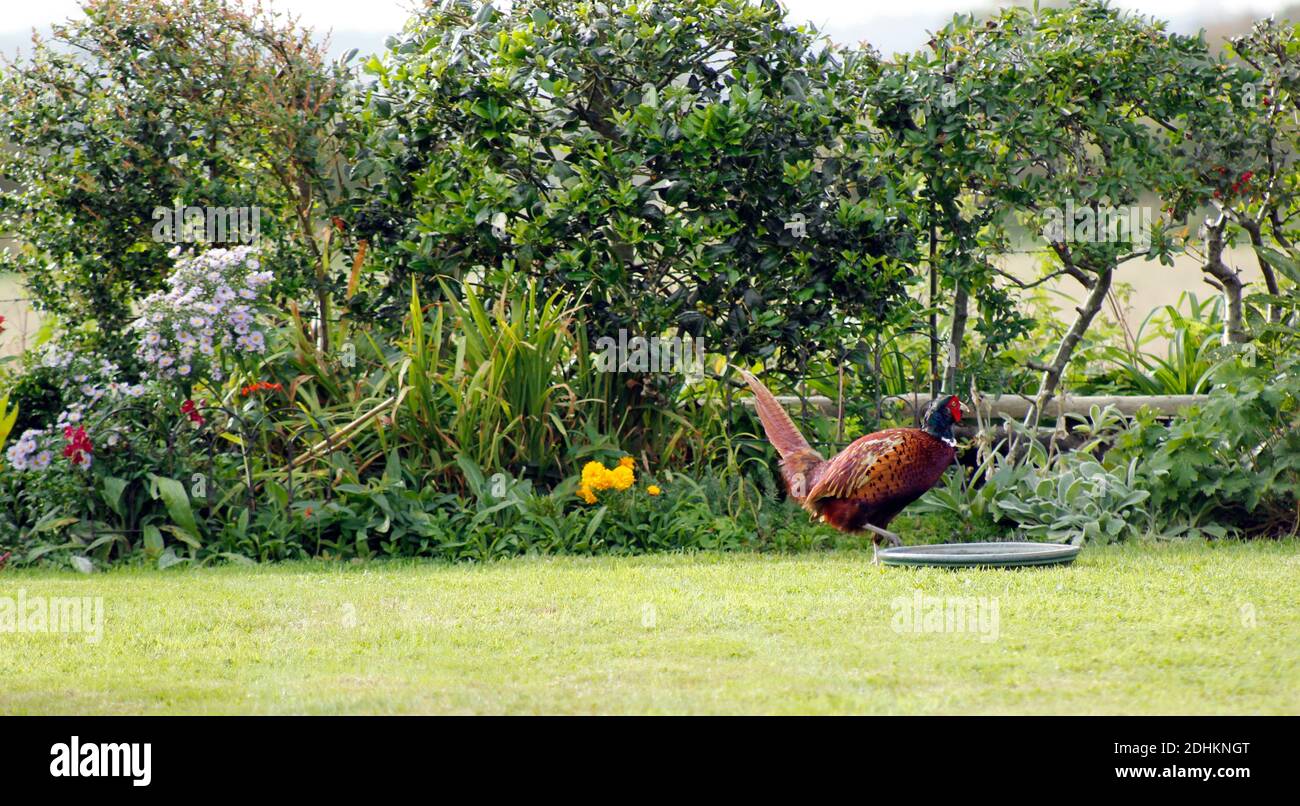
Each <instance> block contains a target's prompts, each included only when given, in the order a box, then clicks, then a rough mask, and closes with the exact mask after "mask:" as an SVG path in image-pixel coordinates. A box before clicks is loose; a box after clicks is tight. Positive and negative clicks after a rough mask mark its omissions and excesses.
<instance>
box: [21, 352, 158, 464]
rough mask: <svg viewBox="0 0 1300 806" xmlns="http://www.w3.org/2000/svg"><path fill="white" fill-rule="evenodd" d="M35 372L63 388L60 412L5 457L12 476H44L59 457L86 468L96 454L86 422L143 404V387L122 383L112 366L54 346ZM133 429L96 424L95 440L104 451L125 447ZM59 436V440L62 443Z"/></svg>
mask: <svg viewBox="0 0 1300 806" xmlns="http://www.w3.org/2000/svg"><path fill="white" fill-rule="evenodd" d="M38 366H39V367H40V368H41V369H43V370H47V371H50V372H52V373H56V374H57V377H58V378H59V379H60V380H61V381H62V382H63V383H62V389H61V392H62V395H61V403H60V405H61V406H62V408H61V410H59V414H58V418H57V419H56V420H55V422H54V423H53V424H52V425H50V426H47V427H45V428H29V429H27V430H25V431H24V432H23V433H22V435H21V436H20V437H19V439H18V441H17V442H16V443H14V444H13V445H11V446H10V447H9V449H8V451H6V454H5V455H6V457H7V459H8V463H9V466H10V467H12V468H13V469H14V470H27V471H43V470H48V469H49V468H50V466H51V462H52V460H53V459H54V457H56V456H58V455H60V454H61V455H63V456H64V457H65V458H67V459H68V460H69V462H70V463H71V464H73V465H76V466H82V467H89V465H90V462H91V458H92V456H93V454H94V449H93V447H92V443H91V437H90V435H89V434H88V433H87V431H86V427H87V425H88V424H89V421H90V420H91V419H93V418H95V417H96V416H98V415H102V414H105V413H107V412H109V411H111V410H113V409H115V408H117V407H120V406H122V405H124V404H126V403H129V402H131V401H132V400H138V399H140V398H143V397H144V396H145V394H146V393H147V389H146V388H145V386H144V385H143V384H132V383H126V382H124V381H122V380H121V375H120V372H119V370H118V367H117V365H116V364H114V363H112V362H111V361H106V360H104V359H102V358H99V357H97V356H94V355H91V354H86V353H81V352H76V351H74V350H70V349H66V348H64V347H61V346H60V345H58V344H57V343H54V344H50V345H48V346H47V347H45V349H44V351H43V352H42V353H41V355H40V356H39V358H38ZM133 427H134V426H133V424H132V423H131V422H130V421H129V420H115V421H114V422H110V423H99V424H98V425H97V428H96V430H97V431H98V433H97V434H96V435H95V439H96V440H97V441H100V442H101V443H102V446H103V448H104V449H111V448H116V447H118V446H120V445H124V444H125V442H126V440H127V439H128V437H129V436H130V431H131V430H132V429H133ZM60 434H62V437H60Z"/></svg>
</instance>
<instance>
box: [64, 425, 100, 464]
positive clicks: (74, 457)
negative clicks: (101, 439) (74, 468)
mask: <svg viewBox="0 0 1300 806" xmlns="http://www.w3.org/2000/svg"><path fill="white" fill-rule="evenodd" d="M63 438H64V439H66V440H67V441H68V444H67V445H65V446H63V457H64V458H65V459H68V460H70V461H71V462H72V463H73V464H74V465H79V464H82V463H83V462H89V461H90V457H91V454H93V453H94V452H95V447H94V446H93V445H91V444H90V437H88V436H86V429H85V428H82V427H81V426H77V427H76V428H73V427H72V426H68V427H67V428H65V429H63Z"/></svg>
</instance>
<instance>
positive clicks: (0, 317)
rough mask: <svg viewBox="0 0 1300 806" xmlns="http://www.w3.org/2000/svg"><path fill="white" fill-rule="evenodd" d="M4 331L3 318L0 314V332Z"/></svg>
mask: <svg viewBox="0 0 1300 806" xmlns="http://www.w3.org/2000/svg"><path fill="white" fill-rule="evenodd" d="M4 332H5V318H4V317H3V316H0V333H4Z"/></svg>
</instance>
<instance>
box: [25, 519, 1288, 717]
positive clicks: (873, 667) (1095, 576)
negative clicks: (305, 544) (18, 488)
mask: <svg viewBox="0 0 1300 806" xmlns="http://www.w3.org/2000/svg"><path fill="white" fill-rule="evenodd" d="M869 559H870V555H869V554H863V553H859V552H835V553H822V554H802V555H757V554H733V555H714V554H708V555H690V556H651V557H639V558H628V559H621V558H620V559H613V558H602V559H588V558H561V559H520V560H513V561H506V562H499V563H492V564H489V565H486V566H465V565H459V566H448V565H444V564H411V563H403V564H374V563H372V564H368V565H349V566H337V565H325V564H292V565H281V566H268V567H259V568H245V567H223V568H213V569H199V570H179V571H177V570H176V569H172V570H170V571H167V572H158V571H142V570H119V571H113V572H109V573H99V574H95V575H93V576H90V577H84V576H77V575H73V574H70V573H53V572H40V571H24V572H16V571H14V570H13V569H9V570H6V571H4V572H2V573H0V597H5V596H8V597H13V598H14V599H15V600H16V599H17V596H18V592H19V590H20V589H21V590H22V593H23V596H25V597H26V598H27V600H28V601H30V599H31V597H35V596H47V597H48V596H102V597H103V598H104V608H105V612H106V616H105V621H104V630H103V637H102V640H101V641H100V642H99V643H98V644H90V643H87V641H86V640H85V637H84V636H82V635H74V634H50V633H43V634H34V633H30V632H23V633H19V632H8V633H0V681H3V682H2V683H0V713H83V712H89V713H138V712H143V713H236V712H237V713H304V712H305V713H388V712H401V713H415V712H419V713H424V712H430V713H580V714H581V713H749V712H761V713H802V712H819V713H839V712H851V713H1287V714H1296V713H1300V595H1298V594H1297V590H1298V589H1300V585H1298V584H1297V583H1300V543H1297V542H1295V541H1289V542H1283V543H1265V542H1259V543H1249V544H1236V543H1231V544H1218V545H1207V544H1203V543H1190V544H1189V543H1182V544H1158V543H1145V544H1137V545H1130V546H1125V547H1098V548H1089V549H1086V550H1085V551H1084V553H1083V554H1082V555H1081V557H1080V559H1079V562H1078V563H1077V564H1076V565H1074V566H1073V567H1066V568H1053V569H1027V570H1019V571H994V570H979V571H955V572H954V571H939V570H911V569H897V568H879V567H872V566H870V565H869V564H868V562H869ZM917 590H920V591H922V593H923V594H924V595H927V596H940V597H976V598H978V597H985V598H986V601H988V600H989V598H990V597H992V598H995V599H996V602H997V605H998V615H999V620H998V631H997V632H998V634H997V638H996V640H982V638H984V639H990V638H992V634H991V633H989V632H986V633H985V634H984V635H983V636H981V635H980V634H978V633H971V632H962V633H958V632H921V633H914V632H897V631H895V629H894V626H895V609H894V607H893V602H894V600H895V597H907V600H908V601H911V597H913V596H914V591H917ZM1252 613H1253V625H1252V619H1251V618H1250V615H1251V614H1252Z"/></svg>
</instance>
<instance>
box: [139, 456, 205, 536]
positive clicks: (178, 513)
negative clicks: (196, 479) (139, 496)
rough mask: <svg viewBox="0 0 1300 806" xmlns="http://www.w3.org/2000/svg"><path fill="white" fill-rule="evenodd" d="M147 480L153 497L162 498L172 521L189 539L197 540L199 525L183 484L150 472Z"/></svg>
mask: <svg viewBox="0 0 1300 806" xmlns="http://www.w3.org/2000/svg"><path fill="white" fill-rule="evenodd" d="M149 482H150V484H151V486H152V489H151V491H150V492H151V494H152V495H153V497H154V498H155V499H157V498H162V500H163V504H164V505H165V506H166V507H167V514H168V515H170V516H171V519H172V521H173V522H175V524H176V525H177V526H179V527H180V528H181V529H182V530H183V531H184V532H186V533H188V535H189V536H190V537H191V539H193V540H197V538H196V537H195V536H196V535H198V534H199V525H198V523H197V522H195V520H194V510H193V509H192V508H191V507H190V497H189V495H188V494H187V493H186V492H185V486H184V485H183V484H181V483H180V482H179V481H177V480H176V479H168V478H163V477H162V476H155V475H154V474H152V473H150V474H149ZM196 547H197V546H196Z"/></svg>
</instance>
